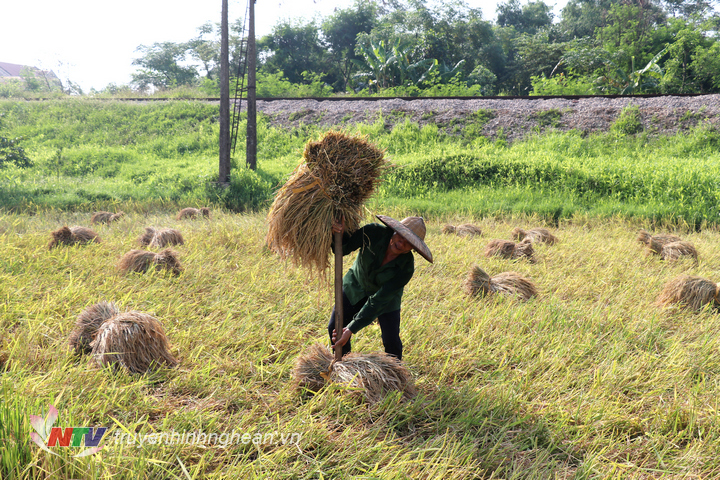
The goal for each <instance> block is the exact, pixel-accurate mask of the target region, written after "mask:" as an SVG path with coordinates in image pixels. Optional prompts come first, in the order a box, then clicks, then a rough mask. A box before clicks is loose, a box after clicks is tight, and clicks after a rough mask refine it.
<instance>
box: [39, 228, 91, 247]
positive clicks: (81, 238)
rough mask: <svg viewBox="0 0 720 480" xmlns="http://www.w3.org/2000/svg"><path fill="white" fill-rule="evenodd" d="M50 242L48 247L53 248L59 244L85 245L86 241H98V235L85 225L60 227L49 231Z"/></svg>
mask: <svg viewBox="0 0 720 480" xmlns="http://www.w3.org/2000/svg"><path fill="white" fill-rule="evenodd" d="M50 235H51V236H52V238H51V239H50V243H48V249H52V248H55V247H57V246H59V245H85V244H88V243H100V237H99V236H98V234H97V233H95V232H94V231H93V230H90V229H89V228H85V227H67V226H65V227H62V228H59V229H57V230H55V231H54V232H51V233H50Z"/></svg>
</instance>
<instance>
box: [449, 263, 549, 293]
mask: <svg viewBox="0 0 720 480" xmlns="http://www.w3.org/2000/svg"><path fill="white" fill-rule="evenodd" d="M463 289H464V290H465V293H467V294H468V295H469V296H471V297H475V296H478V295H480V296H485V295H493V294H496V293H499V294H504V295H511V296H517V297H519V298H520V299H522V300H529V299H530V298H532V297H534V296H536V295H537V287H536V286H535V284H534V283H533V281H532V280H530V279H528V278H525V277H523V276H522V275H520V274H519V273H516V272H504V273H500V274H498V275H495V276H494V277H490V275H488V274H487V273H486V272H485V270H483V269H482V268H480V267H479V266H477V265H474V266H473V268H472V269H471V270H470V272H469V273H468V276H467V278H465V282H464V283H463Z"/></svg>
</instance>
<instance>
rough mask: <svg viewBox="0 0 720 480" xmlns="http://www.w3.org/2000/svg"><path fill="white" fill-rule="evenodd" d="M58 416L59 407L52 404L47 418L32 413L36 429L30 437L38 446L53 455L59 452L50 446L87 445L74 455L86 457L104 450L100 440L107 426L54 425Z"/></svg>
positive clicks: (32, 423)
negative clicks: (64, 426)
mask: <svg viewBox="0 0 720 480" xmlns="http://www.w3.org/2000/svg"><path fill="white" fill-rule="evenodd" d="M58 416H59V413H58V411H57V409H56V408H55V407H54V406H52V405H50V408H49V409H48V414H47V416H46V417H45V418H43V417H41V416H39V415H30V425H32V427H33V429H34V430H35V431H34V432H32V433H30V438H31V439H32V441H33V442H35V444H36V445H37V446H38V447H40V448H42V449H43V450H45V451H46V452H48V453H51V454H53V455H58V454H57V453H55V452H53V451H51V450H50V449H49V448H48V447H82V446H84V447H86V448H85V450H83V451H81V452H80V453H78V454H76V455H73V457H86V456H88V455H92V454H94V453H97V452H99V451H100V450H102V446H101V445H100V440H102V437H103V435H105V432H106V431H107V428H106V427H96V428H93V427H67V428H65V429H63V428H61V427H53V424H54V423H55V421H56V420H57V419H58ZM83 440H84V442H83Z"/></svg>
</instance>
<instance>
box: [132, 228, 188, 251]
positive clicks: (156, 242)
mask: <svg viewBox="0 0 720 480" xmlns="http://www.w3.org/2000/svg"><path fill="white" fill-rule="evenodd" d="M138 243H139V244H140V245H143V246H150V247H159V248H162V247H166V246H168V245H183V244H185V240H184V239H183V236H182V234H181V233H180V232H179V231H178V230H175V229H174V228H161V229H159V230H156V229H155V228H153V227H145V233H143V234H142V235H140V237H138Z"/></svg>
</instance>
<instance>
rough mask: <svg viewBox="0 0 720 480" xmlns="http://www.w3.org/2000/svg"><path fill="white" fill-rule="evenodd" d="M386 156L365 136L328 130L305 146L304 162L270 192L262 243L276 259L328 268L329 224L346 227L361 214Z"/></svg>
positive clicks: (351, 227) (352, 225)
mask: <svg viewBox="0 0 720 480" xmlns="http://www.w3.org/2000/svg"><path fill="white" fill-rule="evenodd" d="M386 166H387V161H386V160H385V157H384V152H383V151H382V150H380V149H378V148H377V147H375V146H374V145H372V144H371V143H369V142H368V141H367V139H366V138H358V137H351V136H348V135H345V134H343V133H339V132H328V133H326V134H325V135H324V136H323V137H322V138H321V139H320V140H318V141H311V142H308V143H307V144H306V145H305V151H304V152H303V162H302V163H301V164H300V165H299V166H298V167H297V168H296V169H295V170H294V171H293V173H292V175H291V176H290V178H289V179H288V181H287V182H286V183H285V185H284V186H283V187H282V188H280V190H279V191H278V192H277V194H276V195H275V200H274V201H273V204H272V206H271V207H270V211H269V213H268V216H267V222H268V233H267V236H266V239H265V240H266V243H267V245H268V246H269V247H270V249H271V250H273V251H274V252H275V253H277V254H279V255H280V257H281V258H283V259H285V258H292V260H293V263H295V264H296V265H300V266H303V267H306V268H308V269H309V270H310V271H311V272H315V273H317V274H319V275H324V274H325V272H326V271H327V269H328V268H329V267H330V261H329V255H330V252H331V246H332V223H333V221H334V220H336V219H339V218H343V219H344V221H345V228H346V230H347V231H348V232H352V231H354V230H356V229H357V228H358V226H359V224H360V221H361V220H362V217H363V212H362V205H363V203H364V202H365V201H367V200H368V199H369V198H370V196H372V194H373V193H374V192H375V189H376V188H377V185H378V184H379V182H380V175H381V174H382V172H383V171H384V170H385V168H386Z"/></svg>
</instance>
